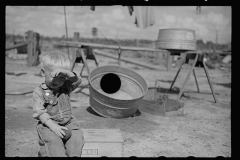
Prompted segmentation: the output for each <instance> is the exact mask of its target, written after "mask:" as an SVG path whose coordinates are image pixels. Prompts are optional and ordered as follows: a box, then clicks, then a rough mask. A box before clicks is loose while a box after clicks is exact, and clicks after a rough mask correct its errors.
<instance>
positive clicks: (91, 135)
mask: <svg viewBox="0 0 240 160" xmlns="http://www.w3.org/2000/svg"><path fill="white" fill-rule="evenodd" d="M81 130H82V131H83V135H84V139H85V142H104V143H106V142H108V143H109V142H110V143H112V142H120V143H121V142H123V138H122V135H121V131H120V129H81Z"/></svg>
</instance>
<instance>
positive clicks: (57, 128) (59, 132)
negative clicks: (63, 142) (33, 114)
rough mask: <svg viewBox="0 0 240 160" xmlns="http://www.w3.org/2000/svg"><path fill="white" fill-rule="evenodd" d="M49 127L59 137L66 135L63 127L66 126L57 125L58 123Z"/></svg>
mask: <svg viewBox="0 0 240 160" xmlns="http://www.w3.org/2000/svg"><path fill="white" fill-rule="evenodd" d="M50 129H51V130H52V131H53V132H54V133H56V135H58V136H59V137H61V138H63V137H64V136H65V135H66V134H65V132H64V131H63V129H65V130H68V129H67V128H66V127H63V126H59V125H58V124H54V125H52V126H51V128H50Z"/></svg>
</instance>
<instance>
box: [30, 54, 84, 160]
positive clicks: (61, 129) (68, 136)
mask: <svg viewBox="0 0 240 160" xmlns="http://www.w3.org/2000/svg"><path fill="white" fill-rule="evenodd" d="M42 63H43V68H42V69H41V72H42V73H43V75H44V76H45V83H42V84H41V85H40V86H38V87H36V88H35V90H34V91H33V112H34V114H33V118H35V119H37V120H39V122H38V125H37V132H38V136H39V145H40V151H39V153H38V154H39V156H49V157H67V156H69V157H80V155H81V152H82V147H83V144H84V138H83V133H82V131H81V130H80V126H79V122H78V121H77V119H76V118H75V117H74V116H73V115H72V110H71V102H70V97H69V94H70V93H71V92H72V91H74V90H75V89H76V88H77V87H78V86H79V85H80V84H81V82H82V80H81V79H80V78H79V77H78V76H77V75H76V73H74V72H71V71H70V61H69V59H68V57H67V56H66V55H65V54H63V53H59V52H52V53H49V54H47V55H45V56H44V57H43V58H42Z"/></svg>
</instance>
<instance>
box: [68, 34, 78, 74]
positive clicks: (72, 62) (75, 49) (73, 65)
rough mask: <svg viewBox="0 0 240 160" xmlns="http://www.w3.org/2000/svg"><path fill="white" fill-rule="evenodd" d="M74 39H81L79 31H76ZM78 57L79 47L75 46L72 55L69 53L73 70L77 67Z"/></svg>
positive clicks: (75, 40) (76, 40)
mask: <svg viewBox="0 0 240 160" xmlns="http://www.w3.org/2000/svg"><path fill="white" fill-rule="evenodd" d="M73 41H74V42H78V41H79V32H74V35H73ZM76 58H77V48H74V49H73V52H72V53H70V55H69V59H70V62H71V71H73V69H74V67H75V63H76Z"/></svg>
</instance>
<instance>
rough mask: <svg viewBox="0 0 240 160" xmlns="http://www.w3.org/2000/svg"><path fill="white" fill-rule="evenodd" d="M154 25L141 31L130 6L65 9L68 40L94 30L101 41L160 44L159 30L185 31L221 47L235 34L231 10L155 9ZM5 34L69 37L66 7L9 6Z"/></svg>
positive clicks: (213, 7) (210, 8)
mask: <svg viewBox="0 0 240 160" xmlns="http://www.w3.org/2000/svg"><path fill="white" fill-rule="evenodd" d="M152 8H153V10H154V17H155V24H154V25H153V26H150V27H147V28H145V29H143V28H138V27H137V26H136V24H134V22H135V18H136V17H135V12H133V14H132V15H130V14H129V10H128V7H127V6H121V5H113V6H96V7H95V11H92V10H90V6H66V14H67V27H68V36H69V37H73V34H74V32H79V33H80V38H81V37H92V28H93V27H96V28H97V29H98V37H99V38H104V37H106V38H111V39H149V40H157V39H158V34H159V30H161V29H166V28H183V29H192V30H194V31H195V34H196V39H202V40H203V41H204V42H205V43H206V42H207V41H212V42H215V40H216V35H217V34H216V33H217V31H218V43H221V44H223V43H230V42H231V37H232V36H231V34H232V8H231V6H201V13H200V14H198V15H197V14H196V6H152ZM5 13H6V16H5V17H6V18H5V25H6V29H5V30H6V33H14V34H20V35H23V34H24V33H25V32H26V31H28V30H33V31H35V32H38V33H39V34H40V35H43V36H49V37H52V36H56V37H62V36H63V35H66V29H65V18H64V7H63V6H37V7H36V6H6V10H5Z"/></svg>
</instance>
